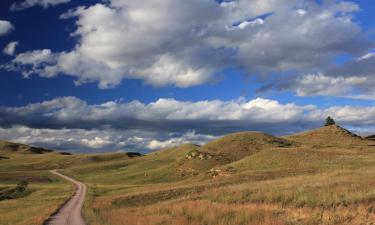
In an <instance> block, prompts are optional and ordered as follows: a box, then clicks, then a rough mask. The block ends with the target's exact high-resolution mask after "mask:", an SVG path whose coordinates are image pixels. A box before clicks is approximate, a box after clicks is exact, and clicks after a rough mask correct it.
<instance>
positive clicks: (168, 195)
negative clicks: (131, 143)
mask: <svg viewBox="0 0 375 225" xmlns="http://www.w3.org/2000/svg"><path fill="white" fill-rule="evenodd" d="M374 146H375V142H373V141H371V140H368V139H362V138H361V137H358V136H356V135H354V134H352V133H351V132H349V131H347V130H345V129H343V128H341V127H338V126H329V127H323V128H320V129H317V130H313V131H308V132H304V133H300V134H296V135H293V136H288V137H282V138H280V137H274V136H271V135H268V134H264V133H259V132H243V133H235V134H231V135H228V136H225V137H223V138H221V139H218V140H215V141H213V142H211V143H208V144H206V145H203V146H197V145H192V144H185V145H181V146H177V147H174V148H169V149H165V150H161V151H158V152H153V153H150V154H147V155H144V156H140V155H137V154H131V153H113V154H96V155H61V154H59V153H55V152H48V153H44V154H29V153H27V154H24V153H15V152H12V151H9V150H7V151H3V152H1V150H0V157H3V159H2V160H1V161H0V173H2V174H1V176H0V183H2V185H3V186H2V187H3V188H9V187H10V186H14V185H15V184H16V181H18V180H19V179H21V178H25V177H26V178H28V179H30V180H32V182H31V185H30V187H31V188H32V189H33V190H34V191H32V193H31V194H30V195H28V196H26V197H24V198H19V199H17V200H15V201H14V203H15V205H17V204H24V203H23V202H21V201H26V200H27V199H28V198H30V200H31V198H33V201H36V200H35V199H36V198H38V197H39V198H40V201H39V203H42V202H43V201H42V200H43V199H44V201H45V200H46V199H47V198H48V199H55V200H56V201H55V202H51V203H50V204H53V205H55V206H57V205H58V204H59V203H61V200H63V199H64V197H66V196H67V195H69V191H70V190H71V189H69V188H70V186H69V185H67V184H65V183H64V182H62V181H60V180H58V179H57V178H55V177H52V175H50V174H49V173H48V170H49V169H55V168H64V173H66V174H68V175H71V176H74V177H76V178H77V179H79V180H82V181H83V182H85V183H87V184H88V186H89V192H88V196H87V201H86V203H85V210H84V214H85V217H86V218H87V220H88V222H89V223H90V224H91V225H122V224H127V225H129V224H139V225H142V224H147V225H153V224H155V225H156V224H182V225H184V224H189V225H190V224H191V225H193V224H197V225H198V224H206V225H211V224H212V225H213V224H215V225H216V224H219V225H220V224H222V225H224V224H225V225H230V224H233V225H234V224H235V225H237V224H252V225H253V224H265V225H270V224H273V225H281V224H283V225H284V224H285V225H305V224H307V225H308V224H311V225H316V224H327V225H328V224H330V225H334V224H337V225H338V224H347V225H349V224H350V225H352V224H354V225H356V224H358V225H359V224H371V222H373V221H375V190H374V188H373V187H374V185H375V147H374ZM2 187H0V192H1V188H2ZM55 188H60V189H61V190H59V191H58V193H57V191H56V192H55ZM47 192H48V195H46V193H47ZM37 193H38V194H37ZM63 193H64V194H63ZM43 194H44V195H43ZM36 202H37V203H35V205H39V206H40V207H42V206H41V205H42V204H38V201H36ZM2 204H4V207H5V203H4V201H0V210H2V208H1V205H2ZM15 207H16V206H15ZM43 207H44V206H43ZM49 207H51V205H49ZM31 208H32V207H31ZM51 208H53V207H51ZM8 213H9V216H8V217H7V219H8V220H11V219H10V218H11V213H10V211H9V212H8ZM46 214H47V213H45V214H43V216H44V217H45V215H46ZM26 215H28V216H30V215H31V214H25V218H26V217H27V216H26ZM35 215H37V214H35ZM43 216H41V215H40V213H39V217H40V218H42V217H43ZM44 217H43V218H44ZM12 224H23V223H22V222H17V223H12ZM35 224H37V223H35Z"/></svg>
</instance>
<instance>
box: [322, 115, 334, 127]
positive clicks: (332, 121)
mask: <svg viewBox="0 0 375 225" xmlns="http://www.w3.org/2000/svg"><path fill="white" fill-rule="evenodd" d="M335 124H336V122H335V120H334V119H332V118H331V117H330V116H329V117H327V119H326V123H325V125H324V126H326V127H327V126H331V125H335Z"/></svg>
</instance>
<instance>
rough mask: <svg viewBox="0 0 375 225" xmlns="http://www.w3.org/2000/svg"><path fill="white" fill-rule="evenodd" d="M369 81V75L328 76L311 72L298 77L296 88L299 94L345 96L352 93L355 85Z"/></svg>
mask: <svg viewBox="0 0 375 225" xmlns="http://www.w3.org/2000/svg"><path fill="white" fill-rule="evenodd" d="M368 82H369V80H368V79H367V77H328V76H325V75H323V74H309V75H306V76H303V77H300V78H298V79H297V82H296V84H295V88H296V93H297V95H299V96H311V95H315V96H317V95H322V96H345V95H348V94H349V93H352V92H353V89H354V88H355V87H357V86H361V85H364V84H367V83H368ZM348 97H349V96H348Z"/></svg>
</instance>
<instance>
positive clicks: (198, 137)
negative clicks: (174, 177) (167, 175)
mask: <svg viewBox="0 0 375 225" xmlns="http://www.w3.org/2000/svg"><path fill="white" fill-rule="evenodd" d="M216 138H218V137H217V136H213V135H207V134H205V135H204V134H196V133H195V132H194V131H188V132H186V133H185V134H182V135H181V136H179V137H174V138H169V139H166V140H161V141H160V140H156V139H153V140H151V141H150V142H149V143H148V144H147V146H146V147H147V148H148V149H150V150H160V149H164V148H170V147H174V146H178V145H181V144H189V143H194V144H199V145H203V144H205V143H207V142H209V141H212V140H214V139H216Z"/></svg>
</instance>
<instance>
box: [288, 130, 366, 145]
mask: <svg viewBox="0 0 375 225" xmlns="http://www.w3.org/2000/svg"><path fill="white" fill-rule="evenodd" d="M285 138H286V139H288V140H291V141H296V142H299V143H302V144H306V145H324V146H327V145H333V146H335V145H340V146H341V145H346V146H349V145H361V144H364V143H365V140H364V139H363V138H362V137H360V136H358V135H357V134H354V133H352V132H350V131H349V130H346V129H344V128H342V127H340V126H338V125H331V126H325V127H322V128H318V129H315V130H311V131H306V132H302V133H298V134H294V135H290V136H287V137H285Z"/></svg>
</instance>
